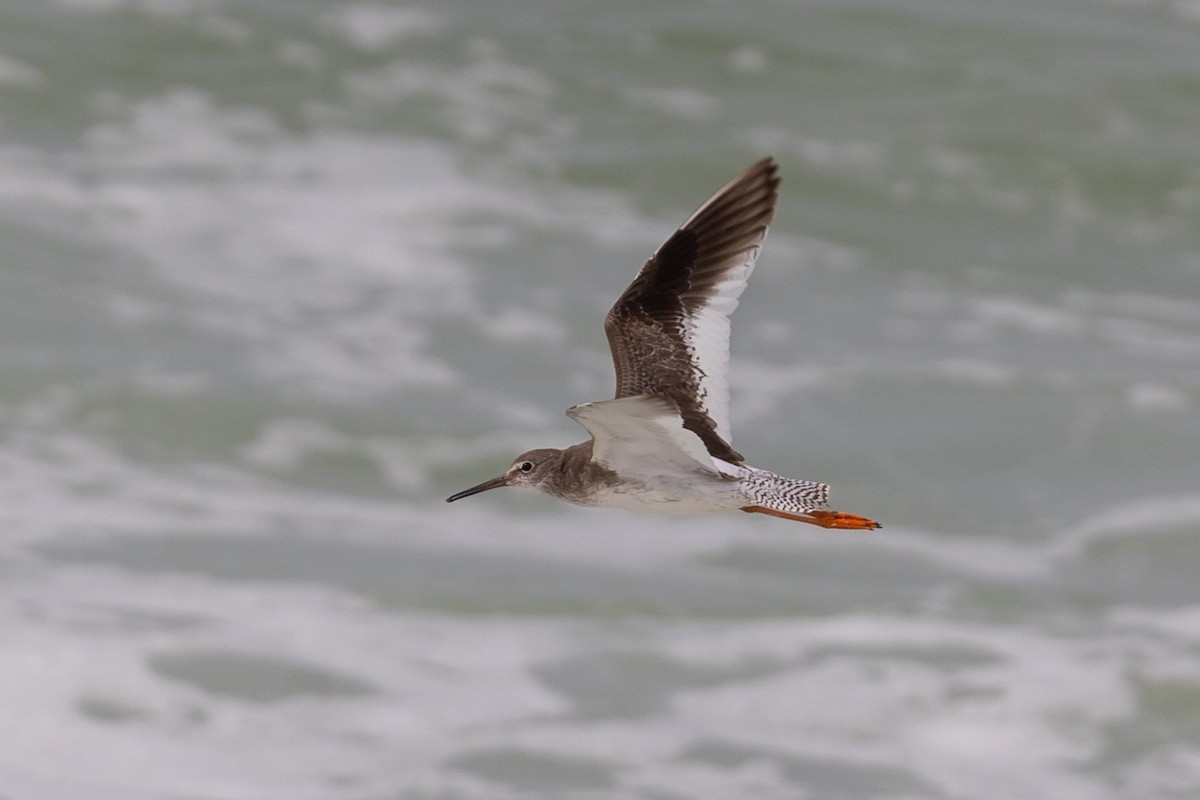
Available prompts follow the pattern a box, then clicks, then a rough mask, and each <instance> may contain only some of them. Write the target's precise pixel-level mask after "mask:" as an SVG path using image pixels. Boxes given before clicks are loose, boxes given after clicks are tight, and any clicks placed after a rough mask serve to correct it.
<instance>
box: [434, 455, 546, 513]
mask: <svg viewBox="0 0 1200 800" xmlns="http://www.w3.org/2000/svg"><path fill="white" fill-rule="evenodd" d="M562 454H563V451H562V450H555V449H554V448H552V447H543V448H541V449H538V450H529V451H527V452H524V453H521V455H519V456H517V457H516V458H514V459H513V461H512V464H510V465H509V467H508V469H507V470H505V471H504V474H503V475H500V476H499V477H496V478H492V479H491V480H490V481H484V482H483V483H481V484H479V485H478V486H472V487H471V488H470V489H463V490H462V491H461V492H458V493H457V494H452V495H450V496H449V497H447V498H446V502H447V503H453V502H454V501H455V500H461V499H463V498H464V497H470V496H471V495H473V494H479V493H480V492H486V491H487V490H488V489H499V488H500V487H501V486H528V487H530V488H532V489H541V488H542V487H543V485H544V484H545V482H546V480H547V477H548V476H549V474H550V473H551V472H552V471H553V470H554V469H555V467H557V466H558V463H559V462H560V461H561V460H562Z"/></svg>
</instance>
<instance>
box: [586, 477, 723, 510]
mask: <svg viewBox="0 0 1200 800" xmlns="http://www.w3.org/2000/svg"><path fill="white" fill-rule="evenodd" d="M579 505H586V506H599V507H600V508H619V509H622V510H624V511H635V512H637V513H639V514H669V515H673V516H697V515H702V514H725V513H728V512H730V511H736V510H738V509H740V508H741V507H742V506H744V505H746V499H745V498H744V497H742V495H741V493H740V492H739V491H738V488H737V483H736V482H735V481H726V480H722V479H720V478H717V477H716V476H713V477H711V478H707V477H705V476H701V475H697V476H696V479H694V480H687V479H668V480H657V481H653V482H649V481H647V482H635V483H629V484H625V485H620V486H614V487H604V488H602V489H599V490H597V491H596V492H595V493H593V494H592V495H590V496H589V497H588V498H587V499H586V500H584V501H582V502H580V503H579Z"/></svg>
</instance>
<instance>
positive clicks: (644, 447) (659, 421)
mask: <svg viewBox="0 0 1200 800" xmlns="http://www.w3.org/2000/svg"><path fill="white" fill-rule="evenodd" d="M567 416H568V417H570V418H571V419H573V420H575V421H576V422H578V423H579V424H580V425H582V426H583V427H585V428H587V431H588V433H590V434H591V435H592V440H593V442H594V444H593V446H592V458H593V459H595V460H596V461H598V462H600V463H602V464H604V465H605V466H607V467H608V468H609V469H611V470H614V471H616V472H618V473H620V474H622V475H625V476H627V477H632V478H636V477H638V476H640V475H650V474H653V473H656V472H661V471H662V470H663V469H671V470H676V471H692V472H697V471H698V472H707V473H712V474H719V473H718V472H717V469H716V466H715V465H714V463H713V459H712V457H711V456H709V454H708V450H707V449H706V448H705V446H704V442H703V441H701V439H700V437H699V436H697V435H696V434H694V433H692V432H691V431H690V430H687V429H686V428H684V427H683V418H682V417H681V416H680V414H679V408H678V407H677V406H676V405H675V404H674V403H673V402H671V401H670V400H668V399H667V398H665V397H659V396H657V395H650V394H643V395H637V396H635V397H622V398H620V399H617V400H604V401H602V402H599V403H582V404H580V405H577V406H572V407H571V408H569V409H567Z"/></svg>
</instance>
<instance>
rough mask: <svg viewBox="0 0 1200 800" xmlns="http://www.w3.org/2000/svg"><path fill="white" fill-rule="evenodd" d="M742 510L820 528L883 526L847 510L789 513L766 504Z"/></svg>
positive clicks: (745, 507)
mask: <svg viewBox="0 0 1200 800" xmlns="http://www.w3.org/2000/svg"><path fill="white" fill-rule="evenodd" d="M742 511H746V512H748V513H751V514H770V515H771V516H772V517H779V518H780V519H790V520H795V521H796V522H807V523H808V524H809V525H817V526H819V527H822V528H838V529H841V530H867V531H870V530H874V529H876V528H882V527H883V526H882V525H880V524H879V523H878V522H876V521H875V520H873V519H867V518H866V517H860V516H859V515H858V514H851V513H849V512H847V511H809V512H808V513H806V514H789V513H788V512H786V511H776V510H775V509H773V508H767V507H766V506H743V507H742Z"/></svg>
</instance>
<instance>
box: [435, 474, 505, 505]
mask: <svg viewBox="0 0 1200 800" xmlns="http://www.w3.org/2000/svg"><path fill="white" fill-rule="evenodd" d="M507 485H508V476H507V475H501V476H500V477H499V478H492V479H491V480H490V481H484V482H483V483H481V484H479V485H478V486H472V487H471V488H470V489H463V490H462V491H461V492H459V493H458V494H452V495H450V496H449V497H447V498H446V502H447V503H453V502H454V501H455V500H462V499H463V498H464V497H470V496H471V495H473V494H479V493H480V492H486V491H487V490H488V489H499V488H500V487H501V486H507Z"/></svg>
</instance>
